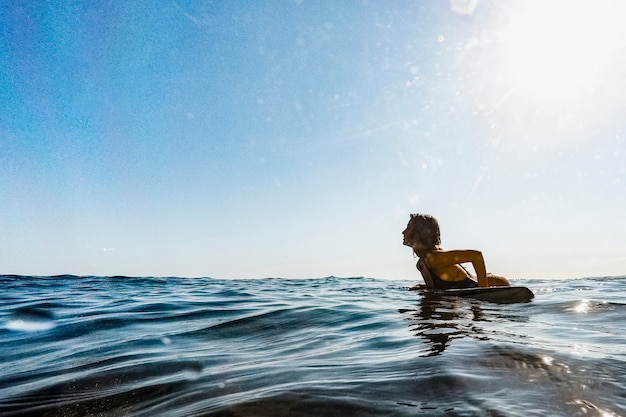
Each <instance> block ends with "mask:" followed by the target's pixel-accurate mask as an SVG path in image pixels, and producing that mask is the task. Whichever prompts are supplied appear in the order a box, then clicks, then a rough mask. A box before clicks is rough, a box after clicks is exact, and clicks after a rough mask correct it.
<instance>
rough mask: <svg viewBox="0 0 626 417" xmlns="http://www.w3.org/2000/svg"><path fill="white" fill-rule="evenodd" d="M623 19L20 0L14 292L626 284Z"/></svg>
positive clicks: (547, 6)
mask: <svg viewBox="0 0 626 417" xmlns="http://www.w3.org/2000/svg"><path fill="white" fill-rule="evenodd" d="M624 18H626V4H625V3H624V2H622V1H620V0H615V1H591V0H589V1H581V2H576V1H572V0H568V1H536V2H535V1H529V0H519V1H506V2H503V1H497V0H492V1H488V0H484V1H478V2H477V1H471V0H468V1H460V0H459V1H444V0H440V1H434V0H433V1H387V0H384V1H383V0H381V1H372V0H369V1H367V0H363V1H359V0H354V1H336V0H319V1H312V0H295V1H294V0H275V1H254V2H249V1H209V0H203V1H200V0H197V1H196V0H176V1H151V0H146V1H137V2H118V1H98V2H92V1H62V0H51V1H47V2H23V1H17V0H8V2H5V3H4V4H3V11H2V13H1V14H0V28H1V29H0V100H1V102H2V110H1V112H0V273H15V274H36V275H53V274H62V273H71V274H81V275H82V274H85V275H87V274H88V275H133V276H146V275H158V276H173V275H175V276H188V277H193V276H211V277H216V278H249V277H285V278H298V277H322V276H329V275H335V276H345V277H347V276H367V277H377V278H415V279H416V280H418V273H417V271H416V270H415V260H414V259H413V257H412V253H411V249H409V248H407V247H404V246H402V236H401V232H402V230H403V229H404V227H405V225H406V222H407V220H408V216H409V213H411V212H423V213H430V214H433V215H435V216H436V217H437V218H438V219H439V222H440V225H441V229H442V241H443V246H444V247H445V248H448V249H454V248H476V249H480V250H482V251H483V254H484V255H485V258H486V262H487V269H488V270H490V271H492V272H496V273H500V274H503V275H506V276H508V277H510V278H517V277H519V278H550V277H555V278H575V277H583V276H605V275H624V274H626V221H625V219H624V214H623V213H624V207H626V143H625V139H626V120H625V115H626V81H625V78H624V74H626V44H625V40H626V29H625V27H624V26H623V24H622V22H623V21H624Z"/></svg>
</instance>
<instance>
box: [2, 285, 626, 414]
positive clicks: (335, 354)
mask: <svg viewBox="0 0 626 417" xmlns="http://www.w3.org/2000/svg"><path fill="white" fill-rule="evenodd" d="M414 283H415V282H414V281H389V280H378V279H367V278H345V279H342V278H334V277H330V278H321V279H307V280H285V279H262V280H218V279H209V278H193V279H192V278H150V277H146V278H128V277H76V276H58V277H25V276H0V284H1V285H2V288H3V291H2V294H1V295H0V415H1V416H149V417H157V416H223V417H227V416H228V417H230V416H444V415H445V416H567V417H572V416H602V417H608V416H626V343H625V342H626V277H621V278H598V279H577V280H527V281H516V282H515V284H517V285H526V286H528V287H529V288H531V289H532V290H533V291H534V292H535V295H536V296H535V298H534V299H533V300H532V301H530V302H528V303H517V304H496V303H489V302H481V301H475V300H470V299H460V298H456V297H433V296H429V295H427V294H421V293H417V292H411V291H407V287H409V286H411V285H413V284H414Z"/></svg>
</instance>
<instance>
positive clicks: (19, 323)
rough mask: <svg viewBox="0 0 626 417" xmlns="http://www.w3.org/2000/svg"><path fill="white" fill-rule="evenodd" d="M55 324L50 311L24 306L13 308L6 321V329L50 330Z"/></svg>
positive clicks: (24, 330) (26, 330)
mask: <svg viewBox="0 0 626 417" xmlns="http://www.w3.org/2000/svg"><path fill="white" fill-rule="evenodd" d="M55 326H56V322H55V321H54V316H53V315H52V314H51V313H49V312H48V311H46V310H42V309H38V308H32V307H24V308H20V309H17V310H15V311H14V312H13V314H11V316H10V317H9V319H8V320H7V323H6V328H7V329H9V330H16V331H23V332H39V331H44V330H50V329H52V328H54V327H55Z"/></svg>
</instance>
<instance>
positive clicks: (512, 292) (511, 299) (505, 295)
mask: <svg viewBox="0 0 626 417" xmlns="http://www.w3.org/2000/svg"><path fill="white" fill-rule="evenodd" d="M426 292H427V293H430V294H437V295H451V296H457V297H468V298H474V299H476V300H481V301H490V302H492V303H523V302H527V301H530V300H532V299H533V298H534V297H535V294H533V292H532V291H531V290H530V289H528V288H527V287H477V288H459V289H449V290H437V289H430V290H427V291H426Z"/></svg>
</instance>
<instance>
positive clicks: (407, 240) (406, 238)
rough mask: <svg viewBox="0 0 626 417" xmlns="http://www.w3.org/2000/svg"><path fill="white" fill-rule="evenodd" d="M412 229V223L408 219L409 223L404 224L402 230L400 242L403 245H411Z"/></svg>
mask: <svg viewBox="0 0 626 417" xmlns="http://www.w3.org/2000/svg"><path fill="white" fill-rule="evenodd" d="M412 230H413V224H412V220H409V223H408V224H407V225H406V229H404V231H403V232H402V237H403V239H402V244H403V245H405V246H411V245H412V243H413V241H412V240H413V239H412V236H411V234H412V233H411V232H412Z"/></svg>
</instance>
